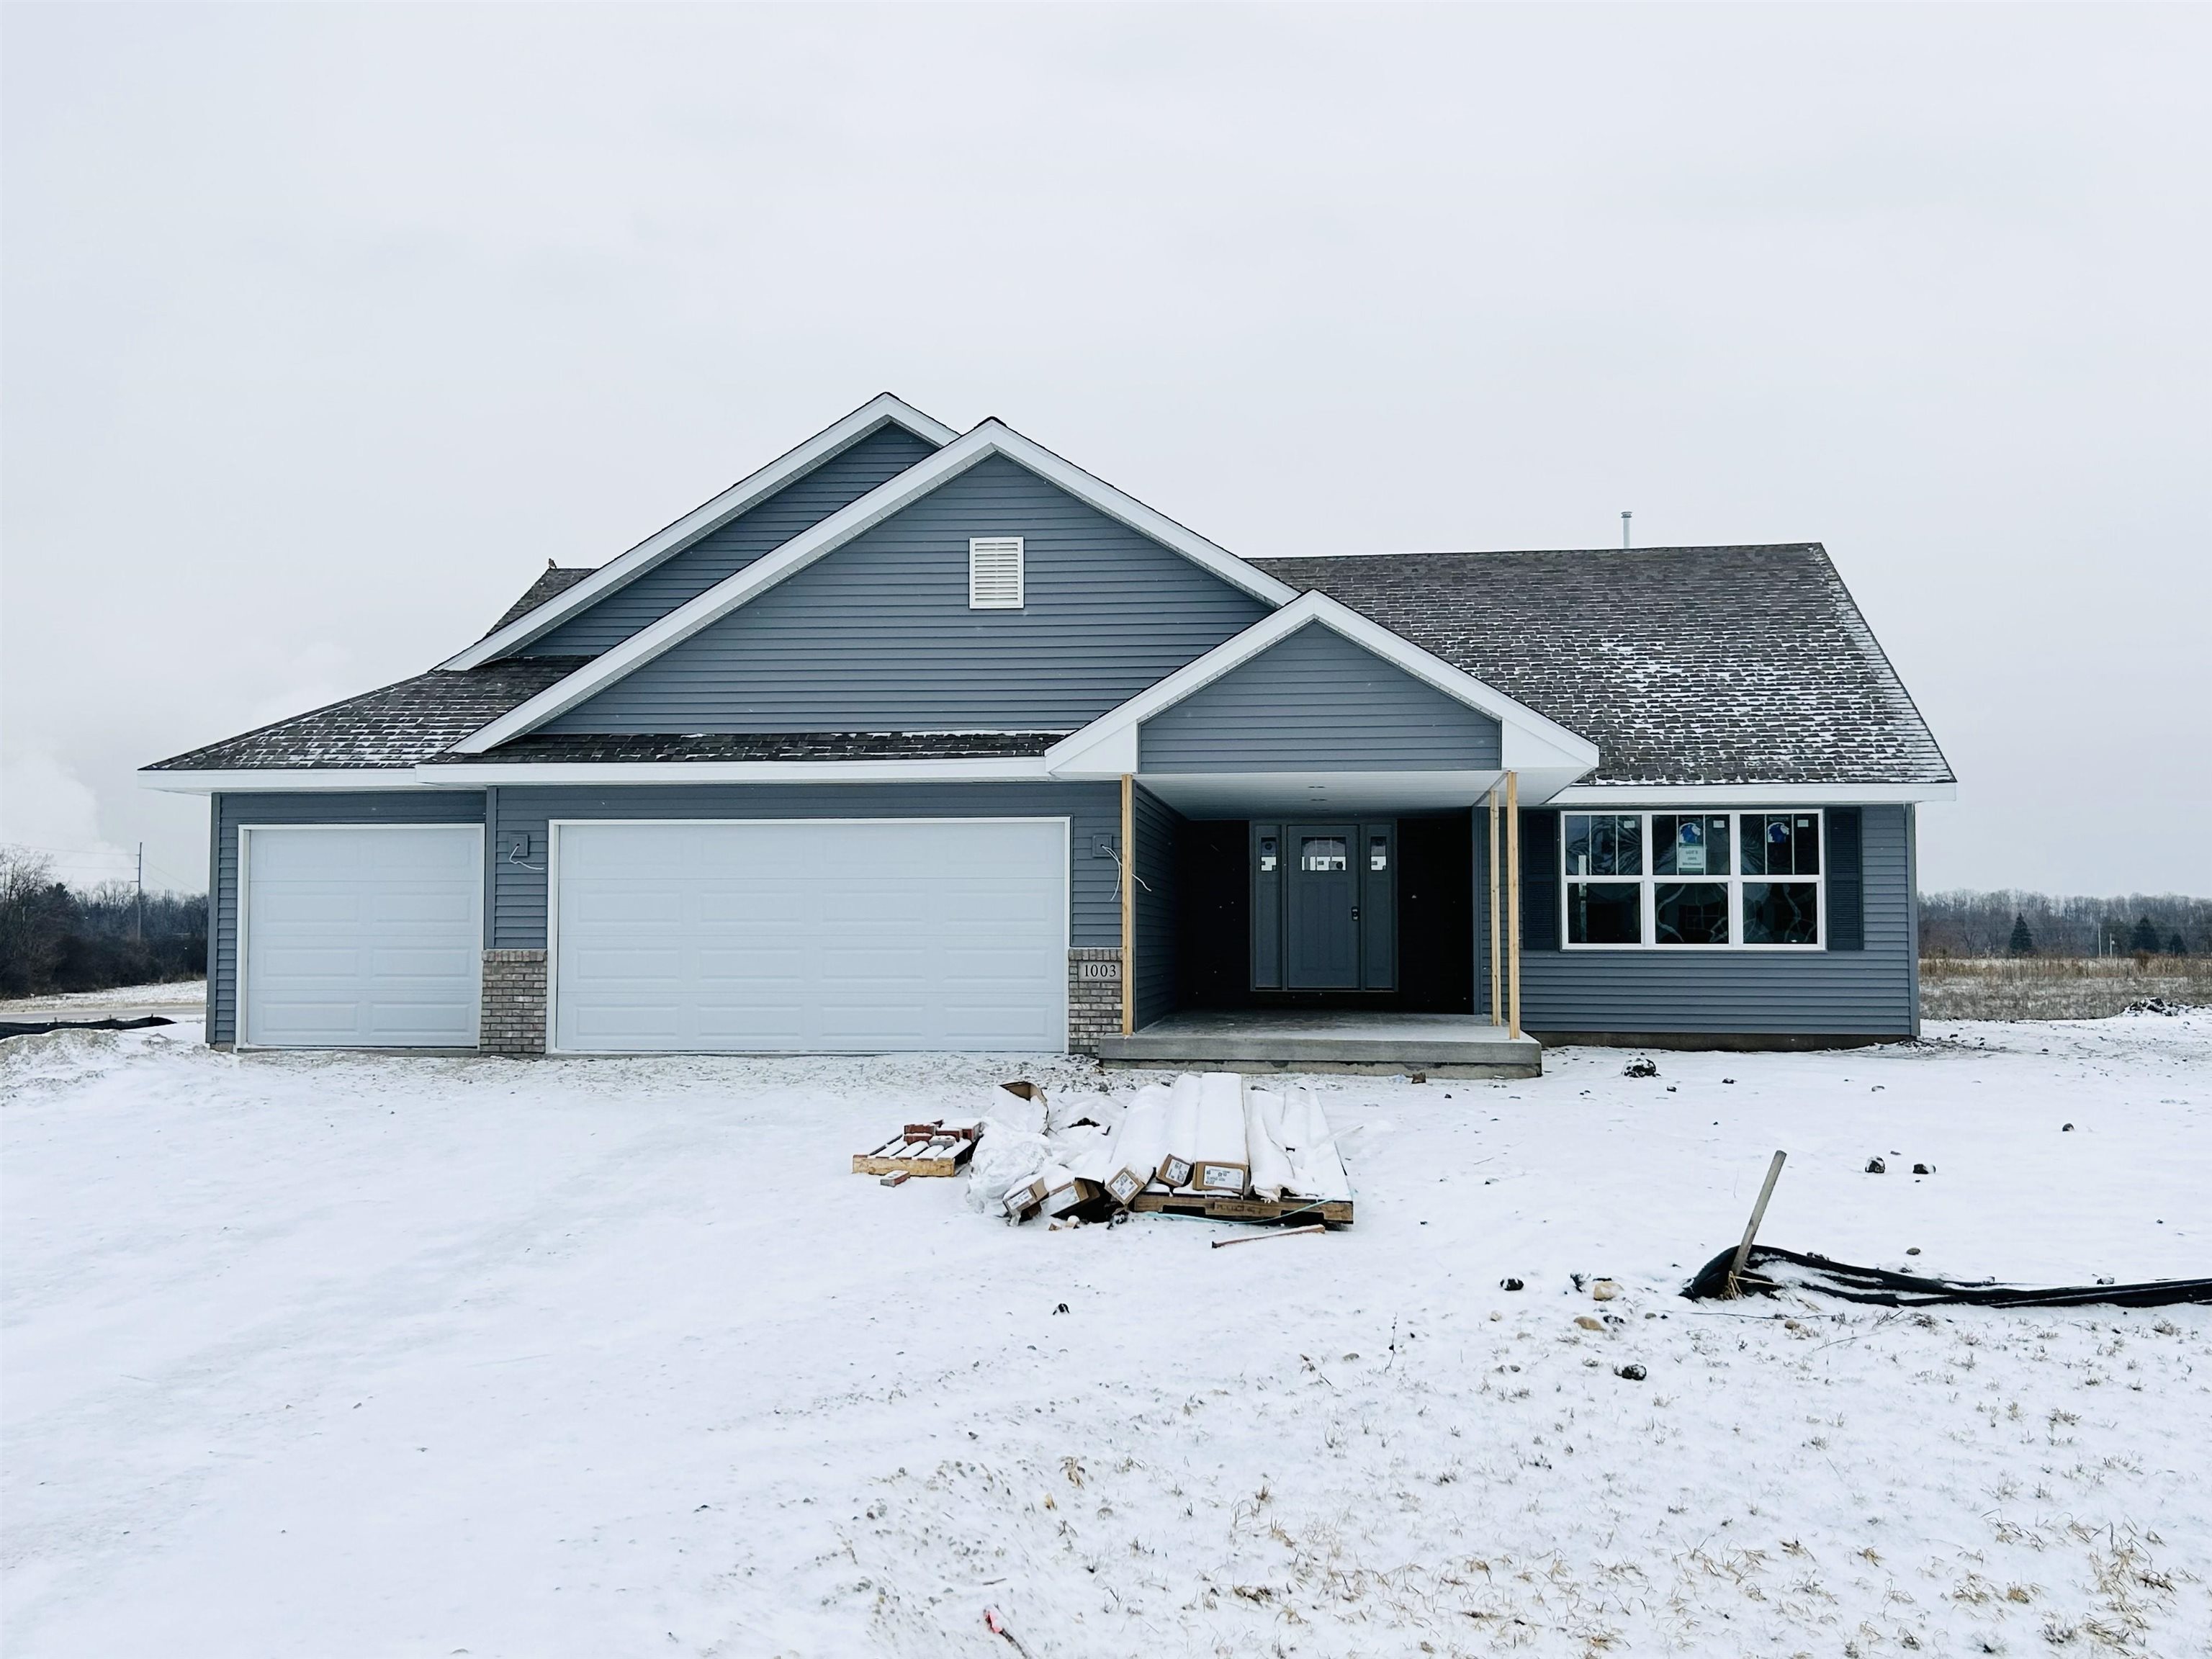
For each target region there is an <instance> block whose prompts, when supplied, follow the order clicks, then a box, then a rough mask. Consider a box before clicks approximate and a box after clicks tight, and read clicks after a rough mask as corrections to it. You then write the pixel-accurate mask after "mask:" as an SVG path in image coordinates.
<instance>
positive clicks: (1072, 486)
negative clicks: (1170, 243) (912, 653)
mask: <svg viewBox="0 0 2212 1659" xmlns="http://www.w3.org/2000/svg"><path fill="white" fill-rule="evenodd" d="M994 455H1004V456H1005V457H1006V459H1009V460H1011V461H1013V462H1015V463H1017V464H1018V465H1022V466H1024V467H1027V468H1028V469H1029V470H1030V471H1032V472H1034V473H1036V474H1037V476H1039V477H1042V478H1044V479H1045V480H1046V481H1048V483H1054V484H1057V485H1059V486H1060V488H1061V489H1065V490H1066V491H1067V492H1068V494H1070V495H1073V496H1075V497H1077V498H1078V499H1079V500H1080V501H1085V502H1087V503H1089V504H1090V505H1091V506H1092V507H1097V509H1098V510H1099V511H1100V512H1102V513H1105V514H1106V515H1107V516H1108V517H1109V518H1113V519H1118V520H1121V522H1122V523H1123V524H1126V525H1127V526H1129V527H1130V528H1131V529H1133V530H1135V531H1137V532H1139V533H1140V534H1142V535H1146V536H1149V537H1151V538H1152V539H1153V540H1154V541H1157V542H1158V543H1160V544H1162V545H1164V546H1166V547H1169V548H1171V549H1173V550H1175V551H1176V552H1178V553H1181V554H1182V555H1183V556H1185V557H1186V558H1188V559H1190V560H1191V561H1192V562H1194V563H1197V564H1200V565H1202V566H1204V567H1205V568H1206V569H1208V570H1211V571H1212V573H1213V574H1215V575H1217V576H1219V577H1220V578H1221V579H1222V580H1225V581H1226V582H1228V583H1230V584H1231V585H1232V586H1236V587H1238V588H1241V589H1242V590H1243V591H1244V592H1247V593H1249V594H1251V595H1252V596H1253V597H1254V598H1255V599H1261V600H1263V601H1265V602H1266V603H1267V604H1269V605H1283V604H1285V603H1287V602H1288V601H1290V600H1291V599H1295V598H1297V589H1296V588H1293V587H1291V586H1287V585H1285V583H1282V582H1279V581H1277V580H1275V579H1274V578H1273V576H1270V575H1267V574H1265V573H1264V572H1262V571H1260V570H1257V569H1255V568H1253V567H1252V566H1250V565H1249V564H1247V563H1245V562H1244V561H1243V560H1242V559H1240V558H1238V557H1237V556H1236V555H1235V554H1233V553H1231V552H1229V551H1228V550H1226V549H1224V548H1219V547H1216V546H1215V545H1214V544H1212V542H1209V541H1207V540H1206V538H1204V537H1203V536H1200V535H1199V534H1197V533H1196V532H1193V531H1189V530H1186V529H1184V528H1183V527H1182V526H1181V525H1179V524H1177V523H1176V522H1175V520H1172V519H1170V518H1168V517H1166V516H1165V515H1164V514H1162V513H1156V512H1154V511H1153V510H1152V508H1151V507H1146V505H1145V504H1144V503H1143V502H1142V501H1138V500H1137V499H1136V498H1135V497H1133V496H1131V495H1124V494H1123V493H1122V492H1121V491H1120V490H1118V489H1115V488H1114V487H1113V485H1111V484H1109V483H1106V482H1105V481H1104V480H1103V479H1100V478H1094V477H1091V474H1089V473H1088V472H1085V471H1084V470H1083V469H1082V468H1081V467H1079V466H1077V465H1074V464H1073V463H1072V462H1069V461H1064V460H1062V459H1060V457H1059V456H1057V455H1055V454H1054V453H1052V452H1051V451H1050V450H1048V449H1046V448H1043V447H1041V446H1039V445H1037V444H1035V443H1032V442H1030V440H1028V439H1027V438H1024V437H1023V436H1022V435H1021V434H1019V433H1018V432H1016V431H1014V430H1013V429H1012V428H1010V427H1008V426H1006V424H1005V423H1004V422H999V421H986V422H983V423H982V424H981V426H979V427H977V428H975V430H974V431H972V432H970V433H968V434H967V435H965V436H963V437H961V438H958V439H957V440H955V441H953V442H951V443H949V444H947V445H946V446H945V447H944V448H942V449H940V450H939V451H938V452H937V453H935V454H934V455H932V456H930V457H928V458H927V459H925V460H920V461H916V462H915V464H914V465H912V466H910V467H908V469H907V470H906V471H903V472H902V473H900V474H899V475H898V476H897V477H895V478H891V479H889V480H887V481H886V482H884V483H882V484H879V485H878V486H877V487H876V488H875V489H872V490H870V491H869V492H868V493H867V494H866V495H863V496H861V497H860V500H858V501H854V502H853V503H852V504H851V505H850V506H849V507H844V508H843V509H842V510H841V511H839V512H836V513H831V514H830V515H829V517H828V518H826V519H824V520H822V522H821V523H819V524H817V525H816V526H814V527H813V528H812V529H811V530H805V531H802V532H799V534H798V535H796V536H794V537H793V538H791V539H790V540H789V541H787V542H786V543H785V544H783V545H782V546H781V547H779V548H777V549H776V550H775V551H774V552H773V553H769V554H766V555H764V556H762V557H760V558H758V559H756V560H754V561H753V562H752V563H750V564H749V565H747V566H746V567H745V568H744V569H742V570H739V571H737V572H735V573H733V574H731V575H729V576H726V577H725V578H723V580H720V582H718V583H716V584H715V585H714V586H712V587H710V588H708V590H707V591H706V592H703V593H702V594H700V595H698V596H697V597H696V599H691V600H690V601H688V602H687V603H685V604H684V605H678V606H677V608H676V609H675V610H673V611H670V612H669V613H668V614H667V615H666V616H665V617H662V618H661V619H660V620H659V622H656V623H653V624H652V625H651V626H650V627H647V628H643V629H639V630H638V631H637V632H636V633H635V634H633V635H630V637H629V638H628V639H627V640H624V641H623V642H622V643H621V644H620V645H618V646H616V647H614V648H613V649H612V650H611V651H609V652H607V653H605V654H604V655H602V656H599V657H595V658H593V659H592V660H591V661H590V662H589V663H586V665H584V666H583V667H581V668H579V669H578V670H577V671H575V672H574V673H573V674H571V675H569V676H568V678H566V679H563V680H559V681H556V683H555V684H552V685H550V686H548V687H546V689H545V690H543V691H541V692H539V693H538V695H537V696H534V697H532V698H531V699H530V701H529V702H526V703H523V704H521V705H520V706H519V707H517V708H513V709H510V710H509V711H508V712H507V714H502V715H501V717H500V718H499V719H497V720H494V721H493V722H492V723H491V724H490V725H489V726H485V727H484V728H483V730H482V731H479V732H473V733H471V735H470V736H468V737H466V738H463V739H462V740H461V741H460V742H459V743H458V744H454V745H453V748H454V751H455V752H457V753H459V754H465V755H481V754H483V753H484V752H485V751H487V750H492V749H495V748H497V747H498V746H499V745H500V744H502V743H506V742H508V741H510V740H511V739H513V738H519V737H520V736H522V735H523V734H524V733H525V732H532V731H535V730H536V729H537V728H538V726H542V725H544V723H545V722H546V721H547V720H551V719H552V718H553V717H554V716H555V715H556V714H562V712H564V711H565V710H568V709H570V708H574V707H575V706H576V705H577V704H578V703H580V702H583V701H584V700H585V699H586V697H589V696H592V694H593V693H594V692H596V691H599V690H602V689H603V688H605V687H606V686H608V685H611V684H613V683H614V682H615V681H616V680H618V679H620V678H622V677H623V675H625V674H627V673H629V671H631V670H632V669H634V668H636V667H638V666H639V665H641V664H643V663H647V662H650V661H651V660H652V659H653V658H655V657H657V656H659V654H660V653H662V652H664V651H665V650H667V649H669V648H670V647H671V646H674V645H678V644H680V643H681V642H682V641H684V640H687V639H689V638H690V637H691V635H694V634H696V633H697V632H698V631H699V630H700V629H702V628H705V627H707V626H708V624H709V623H714V622H718V621H720V619H721V618H722V617H726V616H727V615H728V614H729V613H730V612H731V611H735V610H736V609H737V608H738V606H740V605H744V604H746V603H747V602H749V601H750V600H751V599H755V598H757V596H759V595H760V594H762V593H763V592H767V591H768V590H769V588H771V587H774V586H775V585H776V584H777V583H778V582H781V581H782V580H784V579H785V578H787V577H788V576H792V575H794V574H797V573H798V572H799V571H801V570H804V569H805V568H806V567H807V566H808V565H810V564H812V563H813V562H815V561H816V560H817V559H818V558H821V557H822V556H823V555H825V554H827V553H830V552H833V551H835V550H836V549H838V548H840V547H842V546H843V545H844V544H846V543H847V542H848V541H851V540H852V539H853V538H854V537H855V536H858V535H860V534H861V533H862V532H866V531H868V530H871V529H873V528H874V527H875V526H877V525H878V524H880V523H882V522H883V521H884V520H885V519H888V518H889V517H890V516H891V514H893V513H896V512H898V511H899V510H900V509H901V508H902V507H908V506H910V505H912V504H913V503H914V502H915V501H919V500H921V497H923V496H924V495H927V494H928V493H929V492H930V491H931V490H933V489H937V488H938V487H939V485H941V484H943V483H945V482H946V481H947V480H949V479H951V478H956V477H959V475H960V474H962V473H963V472H965V471H967V470H968V469H969V467H971V466H974V465H976V464H977V463H979V462H981V461H985V460H987V459H990V458H991V457H992V456H994ZM1347 614H1349V613H1347ZM1391 637H1392V638H1395V637H1396V635H1391ZM1593 761H1595V756H1593Z"/></svg>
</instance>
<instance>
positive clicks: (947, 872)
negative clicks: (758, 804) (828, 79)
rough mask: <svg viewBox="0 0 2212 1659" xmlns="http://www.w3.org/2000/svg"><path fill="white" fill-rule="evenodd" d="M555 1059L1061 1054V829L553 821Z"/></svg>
mask: <svg viewBox="0 0 2212 1659" xmlns="http://www.w3.org/2000/svg"><path fill="white" fill-rule="evenodd" d="M554 847H555V854H554V856H555V860H556V869H557V874H556V878H555V882H554V895H555V896H554V911H555V915H554V954H555V963H554V997H553V1000H554V1026H553V1042H554V1046H555V1047H556V1048H561V1049H564V1050H567V1051H568V1052H570V1053H584V1054H592V1053H599V1054H605V1053H617V1052H637V1051H640V1050H649V1049H662V1050H667V1049H673V1050H679V1051H680V1050H712V1049H720V1050H726V1051H732V1052H738V1053H778V1052H781V1053H799V1054H824V1053H839V1052H844V1053H854V1052H858V1053H874V1052H878V1051H882V1050H885V1049H896V1048H1018V1049H1027V1050H1032V1051H1034V1050H1038V1049H1055V1050H1056V1049H1060V1048H1065V1047H1066V1043H1067V948H1066V946H1067V830H1066V825H1065V824H1064V823H1061V822H1060V820H1058V819H1052V820H1048V821H1039V820H1035V819H1030V820H1017V821H975V820H967V821H956V820H949V819H937V820H921V821H917V820H910V819H902V820H898V821H876V822H869V823H849V822H845V823H823V822H818V821H817V822H813V823H562V824H559V825H556V829H555V836H554Z"/></svg>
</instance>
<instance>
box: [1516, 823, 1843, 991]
mask: <svg viewBox="0 0 2212 1659" xmlns="http://www.w3.org/2000/svg"><path fill="white" fill-rule="evenodd" d="M1562 811H1563V813H1564V812H1581V813H1585V814H1588V815H1589V816H1591V817H1638V818H1641V819H1642V820H1643V825H1642V828H1641V830H1640V831H1639V838H1640V843H1641V847H1642V858H1641V862H1642V864H1643V866H1644V868H1643V871H1642V873H1640V874H1638V875H1633V876H1588V875H1576V874H1574V873H1572V872H1570V871H1569V870H1568V868H1567V826H1566V821H1565V817H1564V816H1563V817H1561V819H1560V823H1559V856H1558V875H1559V949H1560V950H1561V951H1576V952H1580V951H1642V952H1651V953H1656V954H1658V955H1661V956H1670V957H1671V956H1691V955H1699V954H1703V955H1711V954H1713V953H1714V952H1716V951H1720V952H1728V953H1733V954H1736V955H1742V954H1746V953H1749V954H1752V955H1759V954H1763V953H1778V954H1780V955H1783V956H1812V955H1815V954H1817V953H1820V952H1824V951H1826V950H1827V948H1828V859H1829V853H1830V848H1829V845H1828V815H1827V814H1826V812H1825V811H1822V810H1821V809H1820V808H1819V807H1807V806H1801V805H1779V804H1778V803H1776V802H1774V801H1772V800H1768V801H1765V802H1764V803H1762V804H1761V805H1758V806H1750V807H1733V808H1730V809H1729V810H1727V811H1719V810H1716V809H1714V808H1711V807H1710V806H1708V807H1704V808H1700V807H1698V806H1695V805H1692V806H1687V807H1681V806H1672V805H1660V806H1635V807H1631V806H1619V807H1612V806H1581V807H1566V808H1564V809H1562ZM1761 812H1773V813H1778V814H1782V815H1785V816H1787V815H1795V814H1805V813H1810V814H1811V815H1812V816H1813V817H1817V818H1819V819H1820V869H1819V870H1818V871H1816V872H1814V873H1813V874H1812V875H1809V876H1800V875H1788V876H1765V875H1751V874H1747V873H1746V872H1745V871H1744V868H1743V820H1744V817H1746V815H1747V814H1750V813H1761ZM1653 817H1726V818H1727V819H1728V820H1729V856H1728V867H1727V868H1726V869H1724V870H1723V871H1721V872H1719V873H1717V874H1711V873H1709V874H1705V875H1691V874H1686V873H1682V872H1676V873H1674V874H1672V875H1662V874H1660V873H1659V869H1658V863H1659V859H1658V848H1657V846H1656V842H1654V840H1653V836H1652V829H1651V820H1652V818H1653ZM1746 882H1761V883H1769V882H1788V883H1790V884H1793V885H1802V886H1810V887H1812V888H1813V889H1814V894H1815V897H1814V911H1813V939H1812V941H1811V943H1809V944H1805V945H1776V944H1767V945H1753V944H1752V943H1751V942H1750V941H1749V940H1747V939H1745V938H1744V936H1743V888H1744V884H1745V883H1746ZM1572 883H1580V884H1583V885H1590V884H1609V885H1613V886H1619V887H1626V886H1627V885H1629V884H1631V883H1633V884H1635V886H1636V890H1637V918H1638V927H1639V928H1640V929H1641V930H1642V932H1643V938H1642V939H1640V940H1639V941H1638V943H1636V944H1633V945H1625V944H1619V943H1595V944H1593V943H1583V944H1580V945H1577V944H1573V943H1571V942H1570V941H1569V939H1568V938H1567V915H1568V912H1567V888H1568V886H1569V884H1572ZM1662 883H1665V884H1668V885H1674V884H1682V883H1687V884H1693V885H1695V884H1702V885H1706V886H1713V887H1719V888H1723V889H1724V890H1726V892H1727V894H1728V922H1729V936H1728V939H1727V940H1726V941H1725V942H1724V943H1722V944H1719V945H1662V944H1661V943H1660V942H1659V917H1658V898H1657V890H1658V888H1659V886H1660V884H1662Z"/></svg>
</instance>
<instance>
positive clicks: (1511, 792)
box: [1505, 772, 1521, 1038]
mask: <svg viewBox="0 0 2212 1659" xmlns="http://www.w3.org/2000/svg"><path fill="white" fill-rule="evenodd" d="M1505 937H1506V939H1508V940H1510V946H1511V948H1510V949H1509V950H1508V951H1506V953H1505V975H1506V985H1505V1006H1506V1009H1507V1023H1508V1024H1510V1026H1511V1027H1512V1030H1513V1035H1514V1036H1516V1038H1517V1037H1518V1036H1520V1035H1521V775H1520V774H1519V773H1518V772H1508V773H1507V774H1506V775H1505Z"/></svg>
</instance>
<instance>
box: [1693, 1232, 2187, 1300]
mask: <svg viewBox="0 0 2212 1659" xmlns="http://www.w3.org/2000/svg"><path fill="white" fill-rule="evenodd" d="M1733 1261H1735V1250H1733V1249H1727V1250H1723V1251H1722V1252H1721V1253H1720V1254H1719V1255H1717V1256H1715V1257H1714V1258H1713V1259H1712V1260H1711V1261H1708V1262H1707V1263H1705V1266H1704V1267H1700V1268H1699V1269H1698V1273H1697V1277H1696V1278H1694V1279H1692V1280H1691V1281H1690V1282H1689V1283H1688V1284H1687V1285H1684V1286H1683V1287H1682V1294H1683V1295H1684V1296H1686V1297H1688V1298H1689V1299H1690V1300H1691V1301H1692V1302H1705V1301H1711V1300H1717V1299H1718V1298H1719V1297H1723V1296H1725V1295H1726V1294H1727V1293H1728V1276H1729V1264H1730V1263H1732V1262H1733ZM1777 1261H1786V1262H1789V1263H1790V1264H1791V1265H1792V1266H1794V1267H1802V1268H1803V1269H1804V1270H1805V1271H1804V1272H1803V1273H1793V1274H1791V1275H1790V1278H1789V1279H1786V1280H1784V1281H1782V1282H1781V1283H1779V1284H1778V1283H1776V1282H1774V1281H1772V1280H1770V1279H1764V1278H1754V1277H1753V1274H1755V1273H1757V1272H1758V1270H1759V1268H1760V1267H1763V1266H1765V1265H1766V1264H1768V1263H1770V1262H1777ZM1741 1287H1742V1289H1744V1290H1745V1291H1755V1292H1759V1293H1761V1294H1765V1293H1769V1292H1771V1291H1776V1290H1779V1289H1783V1288H1785V1287H1786V1288H1789V1289H1792V1290H1801V1291H1817V1292H1818V1293H1819V1294H1820V1295H1822V1296H1834V1297H1842V1298H1843V1299H1844V1301H1846V1302H1869V1303H1873V1304H1876V1305H1877V1306H1880V1307H1885V1308H1921V1307H1936V1306H1940V1305H1953V1306H1963V1307H1974V1308H2077V1307H2118V1308H2173V1307H2179V1306H2182V1305H2183V1304H2191V1303H2194V1304H2212V1279H2152V1280H2151V1281H2149V1282H2148V1284H2142V1285H2056V1286H2052V1287H2051V1288H2048V1289H2039V1288H2036V1287H2034V1286H2031V1285H1997V1284H1994V1283H1983V1284H1966V1283H1962V1282H1960V1280H1958V1279H1920V1278H1917V1277H1915V1276H1914V1275H1913V1274H1911V1273H1891V1272H1888V1271H1887V1269H1885V1268H1881V1267H1853V1266H1851V1265H1850V1263H1849V1262H1847V1261H1829V1260H1828V1258H1827V1257H1826V1256H1824V1255H1801V1254H1800V1253H1799V1252H1797V1251H1796V1250H1784V1249H1778V1248H1777V1247H1775V1246H1772V1245H1767V1244H1759V1245H1755V1246H1753V1249H1752V1252H1751V1255H1750V1257H1749V1258H1748V1260H1747V1261H1746V1262H1745V1263H1744V1277H1743V1279H1742V1280H1741Z"/></svg>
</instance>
